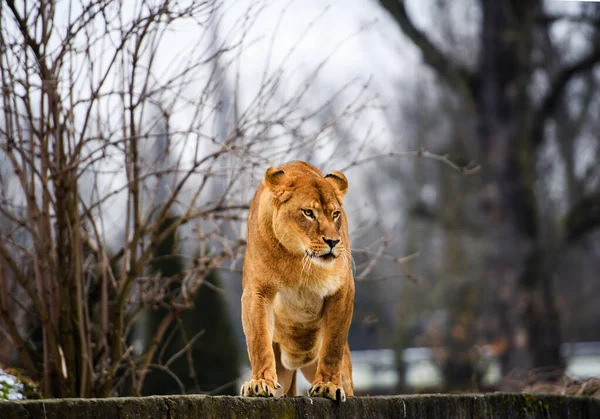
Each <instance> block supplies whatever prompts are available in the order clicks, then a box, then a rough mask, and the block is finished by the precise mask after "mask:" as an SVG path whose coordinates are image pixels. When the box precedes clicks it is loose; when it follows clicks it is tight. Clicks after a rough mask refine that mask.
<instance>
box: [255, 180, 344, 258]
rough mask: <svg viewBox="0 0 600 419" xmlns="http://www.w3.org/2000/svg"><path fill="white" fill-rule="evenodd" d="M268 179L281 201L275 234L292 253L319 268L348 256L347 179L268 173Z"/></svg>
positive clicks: (276, 217)
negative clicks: (345, 231)
mask: <svg viewBox="0 0 600 419" xmlns="http://www.w3.org/2000/svg"><path fill="white" fill-rule="evenodd" d="M269 170H275V169H269ZM265 179H266V183H267V186H268V187H269V188H270V189H271V190H272V192H273V193H274V195H275V196H276V199H277V205H276V206H275V211H274V213H273V231H274V233H275V236H276V237H277V239H278V240H279V242H280V243H281V244H282V245H283V246H284V247H285V248H286V249H287V250H288V251H289V252H291V253H294V254H299V255H303V256H306V257H307V258H309V259H310V261H311V262H313V263H316V264H318V265H329V264H331V263H333V262H335V260H336V259H337V258H338V257H340V256H341V255H344V252H345V243H344V240H343V236H342V234H341V232H342V229H343V228H344V226H345V223H344V220H343V217H344V216H345V215H344V211H343V210H342V203H343V196H344V194H345V193H346V190H347V181H346V178H345V176H344V175H342V174H341V173H339V172H334V173H333V174H330V175H327V177H323V176H322V175H321V176H320V177H317V176H312V175H305V174H297V173H289V174H285V173H283V172H282V171H275V172H272V173H271V174H269V171H267V175H266V177H265Z"/></svg>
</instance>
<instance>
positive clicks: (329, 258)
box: [306, 250, 337, 262]
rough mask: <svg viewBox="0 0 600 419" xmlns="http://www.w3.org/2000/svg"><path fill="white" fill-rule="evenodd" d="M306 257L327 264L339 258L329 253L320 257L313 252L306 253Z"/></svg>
mask: <svg viewBox="0 0 600 419" xmlns="http://www.w3.org/2000/svg"><path fill="white" fill-rule="evenodd" d="M306 255H307V256H308V257H309V258H313V259H319V260H323V261H325V262H331V261H332V260H334V259H335V258H336V257H337V256H336V255H335V254H334V253H333V252H332V251H329V252H327V253H324V254H322V255H318V254H316V253H313V252H309V251H308V250H307V251H306Z"/></svg>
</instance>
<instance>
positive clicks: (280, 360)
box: [241, 161, 354, 401]
mask: <svg viewBox="0 0 600 419" xmlns="http://www.w3.org/2000/svg"><path fill="white" fill-rule="evenodd" d="M347 190H348V181H347V180H346V177H345V176H344V175H343V174H342V173H340V172H332V173H330V174H328V175H327V176H323V174H322V173H321V172H320V171H319V170H318V169H317V168H315V167H314V166H312V165H310V164H308V163H304V162H298V161H296V162H290V163H286V164H284V165H283V166H281V167H279V168H277V169H274V168H270V169H268V170H267V172H266V173H265V178H264V180H263V182H262V184H261V185H260V186H259V187H258V189H257V191H256V194H255V195H254V199H253V200H252V204H251V207H250V214H249V216H248V247H247V250H246V255H245V258H244V271H243V281H242V287H243V295H242V323H243V326H244V333H245V335H246V342H247V345H248V355H249V357H250V364H251V365H252V378H251V380H249V381H247V382H246V383H244V385H243V386H242V389H241V394H242V395H243V396H264V397H272V396H275V395H276V396H282V395H284V394H286V395H288V396H294V395H295V394H296V388H295V383H296V371H297V370H298V369H300V370H301V371H302V373H303V375H304V376H305V377H306V379H307V380H308V381H309V382H311V383H312V387H311V389H310V390H309V395H310V396H314V397H327V398H330V399H333V400H339V401H345V400H346V396H352V395H353V390H352V362H351V359H350V349H349V347H348V329H349V327H350V321H351V319H352V311H353V307H354V279H353V276H352V261H351V256H350V241H349V238H348V223H347V219H346V214H345V212H344V210H343V208H342V204H343V200H344V195H345V194H346V192H347Z"/></svg>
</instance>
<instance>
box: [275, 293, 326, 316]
mask: <svg viewBox="0 0 600 419" xmlns="http://www.w3.org/2000/svg"><path fill="white" fill-rule="evenodd" d="M323 303H324V299H323V298H322V297H321V296H319V295H318V294H315V293H312V292H307V291H306V290H289V289H283V290H280V291H279V292H278V293H277V295H276V296H275V302H274V305H273V310H274V313H275V316H276V317H277V318H279V320H280V321H282V322H284V323H305V324H306V323H308V322H314V321H317V320H319V319H320V317H321V313H322V311H323Z"/></svg>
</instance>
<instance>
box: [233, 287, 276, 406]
mask: <svg viewBox="0 0 600 419" xmlns="http://www.w3.org/2000/svg"><path fill="white" fill-rule="evenodd" d="M272 301H273V296H272V295H270V294H269V293H267V292H264V291H263V290H252V289H250V290H244V293H243V295H242V324H243V327H244V334H245V335H246V343H247V345H248V356H249V358H250V365H251V366H252V379H250V380H248V381H246V382H245V383H244V384H243V385H242V388H241V395H242V396H255V397H256V396H258V397H273V396H274V395H275V390H276V389H279V388H280V387H281V386H280V385H279V383H278V382H277V372H276V370H275V356H274V354H273V347H272V342H271V340H272V330H270V327H269V322H270V321H271V319H272V310H273V308H272V307H273V304H272Z"/></svg>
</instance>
